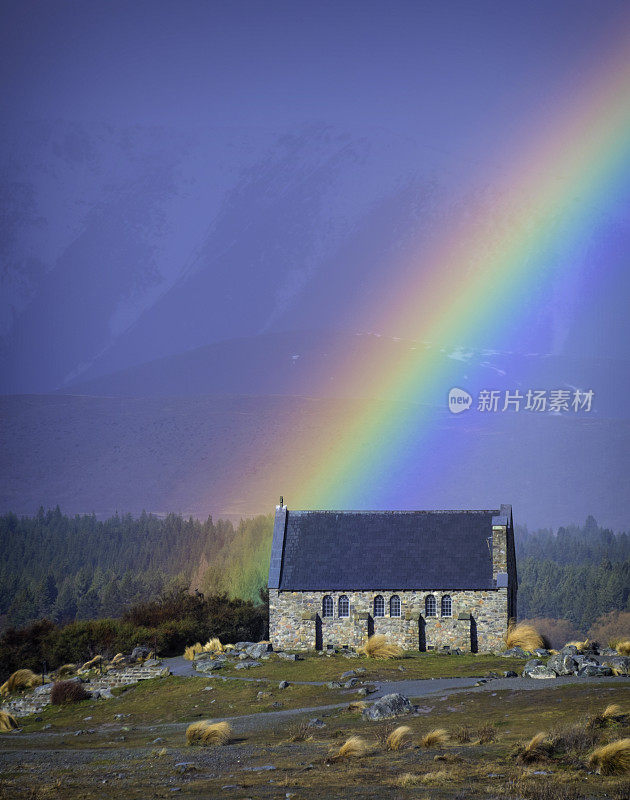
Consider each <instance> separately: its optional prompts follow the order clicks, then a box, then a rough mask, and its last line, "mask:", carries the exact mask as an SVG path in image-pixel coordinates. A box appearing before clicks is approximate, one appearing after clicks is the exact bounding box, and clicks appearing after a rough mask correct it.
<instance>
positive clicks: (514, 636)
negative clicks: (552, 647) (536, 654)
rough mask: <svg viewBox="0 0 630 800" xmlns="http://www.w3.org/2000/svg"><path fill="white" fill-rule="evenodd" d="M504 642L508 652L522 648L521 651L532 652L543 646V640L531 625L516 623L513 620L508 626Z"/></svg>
mask: <svg viewBox="0 0 630 800" xmlns="http://www.w3.org/2000/svg"><path fill="white" fill-rule="evenodd" d="M504 641H505V647H506V649H508V650H509V649H510V648H512V647H522V648H523V650H529V651H532V650H536V649H538V648H539V647H544V646H545V640H544V639H543V637H542V636H541V635H540V634H539V633H538V631H537V630H536V628H534V626H533V625H529V624H527V623H526V622H516V620H513V619H511V620H510V622H509V624H508V629H507V632H506V634H505V639H504Z"/></svg>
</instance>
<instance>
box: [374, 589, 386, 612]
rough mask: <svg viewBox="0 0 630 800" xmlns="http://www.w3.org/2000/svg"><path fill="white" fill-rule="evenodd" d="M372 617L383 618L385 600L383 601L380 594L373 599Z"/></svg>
mask: <svg viewBox="0 0 630 800" xmlns="http://www.w3.org/2000/svg"><path fill="white" fill-rule="evenodd" d="M374 616H375V617H384V616H385V600H383V595H382V594H377V595H376V597H375V598H374Z"/></svg>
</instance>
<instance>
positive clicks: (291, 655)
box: [261, 653, 300, 661]
mask: <svg viewBox="0 0 630 800" xmlns="http://www.w3.org/2000/svg"><path fill="white" fill-rule="evenodd" d="M276 655H277V656H278V658H283V659H284V660H285V661H299V660H300V659H299V657H298V656H296V654H295V653H276ZM263 657H264V656H261V658H263Z"/></svg>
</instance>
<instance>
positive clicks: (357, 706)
mask: <svg viewBox="0 0 630 800" xmlns="http://www.w3.org/2000/svg"><path fill="white" fill-rule="evenodd" d="M367 706H368V704H367V703H366V702H365V701H363V700H353V701H352V702H351V703H350V704H349V705H348V708H347V709H346V710H347V711H358V712H359V713H361V711H363V709H365V708H367Z"/></svg>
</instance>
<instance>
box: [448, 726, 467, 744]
mask: <svg viewBox="0 0 630 800" xmlns="http://www.w3.org/2000/svg"><path fill="white" fill-rule="evenodd" d="M452 737H453V739H455V741H456V742H459V743H460V744H468V742H470V741H472V729H471V728H469V727H468V725H462V726H461V727H460V728H458V729H457V730H456V731H455V732H454V733H453V735H452Z"/></svg>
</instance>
